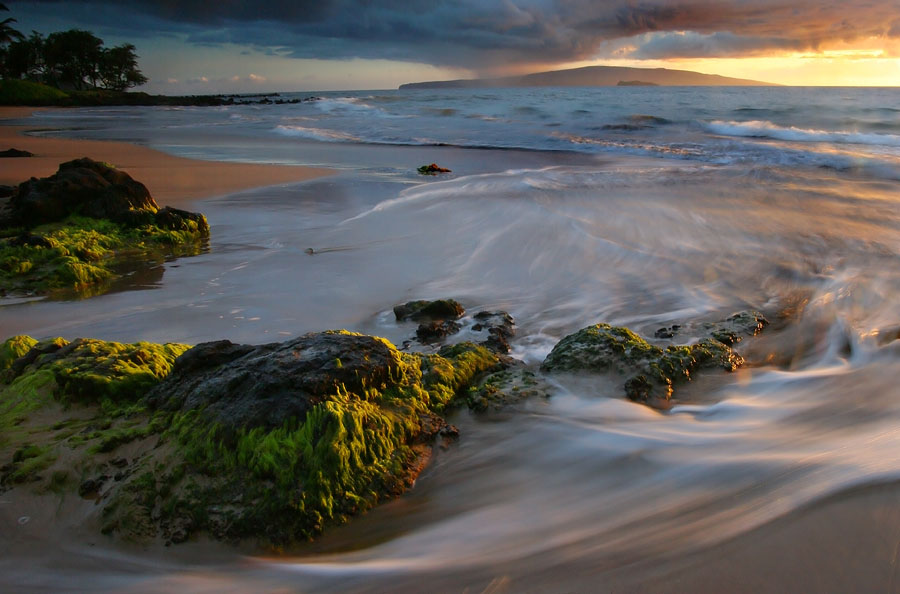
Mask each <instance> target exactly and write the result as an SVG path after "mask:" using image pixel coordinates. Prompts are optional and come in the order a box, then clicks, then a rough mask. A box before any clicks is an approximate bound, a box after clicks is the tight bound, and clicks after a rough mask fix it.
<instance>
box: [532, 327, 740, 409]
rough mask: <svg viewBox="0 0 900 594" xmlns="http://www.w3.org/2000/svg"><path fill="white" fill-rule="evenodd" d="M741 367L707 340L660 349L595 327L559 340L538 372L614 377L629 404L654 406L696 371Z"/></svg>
mask: <svg viewBox="0 0 900 594" xmlns="http://www.w3.org/2000/svg"><path fill="white" fill-rule="evenodd" d="M743 362H744V360H743V358H742V357H741V356H740V355H738V354H737V353H735V352H734V351H733V350H732V349H731V347H729V346H727V345H725V344H723V343H721V342H719V341H718V340H715V339H712V338H707V339H704V340H701V341H700V342H698V343H695V344H692V345H682V346H669V347H666V348H664V349H663V348H660V347H658V346H656V345H652V344H650V343H648V342H647V341H646V340H644V339H643V338H641V337H640V336H638V335H637V334H635V333H634V332H632V331H631V330H629V329H628V328H621V327H617V326H610V325H609V324H595V325H593V326H588V327H587V328H583V329H581V330H579V331H578V332H575V333H574V334H570V335H569V336H566V337H565V338H563V339H562V340H561V341H559V343H557V344H556V346H554V347H553V350H552V351H550V354H549V355H547V358H546V359H544V362H543V363H542V364H541V371H544V372H547V373H554V372H589V373H602V374H615V375H618V376H620V377H623V378H625V380H626V381H625V384H624V387H623V389H624V392H625V395H626V396H627V397H628V398H629V399H631V400H634V401H637V402H644V403H650V404H658V403H660V402H665V401H667V400H669V398H671V396H672V390H673V386H675V385H677V384H678V383H681V382H685V381H688V380H690V379H691V377H692V375H693V374H694V373H695V372H697V371H700V370H703V369H714V368H718V369H723V370H725V371H734V370H735V369H737V368H738V367H740V366H741V365H742V364H743Z"/></svg>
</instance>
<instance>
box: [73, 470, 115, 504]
mask: <svg viewBox="0 0 900 594" xmlns="http://www.w3.org/2000/svg"><path fill="white" fill-rule="evenodd" d="M108 478H109V477H108V476H106V475H101V476H98V477H97V478H92V479H87V480H86V481H84V482H83V483H81V484H80V485H79V486H78V495H80V496H81V497H83V498H84V499H96V498H97V497H98V496H99V495H100V489H102V488H103V483H104V482H106V480H107V479H108Z"/></svg>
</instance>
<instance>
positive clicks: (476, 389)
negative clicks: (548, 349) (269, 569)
mask: <svg viewBox="0 0 900 594" xmlns="http://www.w3.org/2000/svg"><path fill="white" fill-rule="evenodd" d="M551 393H552V389H551V387H550V386H549V385H548V384H547V382H546V380H545V379H544V378H543V377H541V376H540V375H538V374H537V373H535V371H534V370H532V369H528V368H524V367H522V368H517V369H507V370H503V371H498V372H496V373H492V374H490V375H488V376H487V377H485V378H484V380H482V382H480V383H479V384H478V385H477V386H472V387H471V388H469V390H468V392H467V394H466V404H467V405H468V407H469V408H470V409H472V410H474V411H476V412H497V411H501V410H505V409H509V408H510V407H512V406H515V405H517V404H519V403H521V402H523V401H524V400H527V399H531V398H538V397H540V398H549V397H550V394H551Z"/></svg>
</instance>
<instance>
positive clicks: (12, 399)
mask: <svg viewBox="0 0 900 594" xmlns="http://www.w3.org/2000/svg"><path fill="white" fill-rule="evenodd" d="M56 387H57V386H56V377H55V376H54V375H53V373H52V372H51V371H49V370H40V371H35V372H33V373H29V374H27V375H24V376H22V377H18V378H16V379H15V380H14V381H13V382H12V383H11V384H10V385H9V386H3V385H2V384H0V446H3V445H5V444H6V443H8V442H10V441H11V440H13V439H15V438H16V437H17V436H19V435H20V434H21V429H20V428H19V426H20V425H21V424H22V423H23V422H24V421H25V420H26V418H27V417H28V414H29V413H31V412H32V411H35V410H37V409H39V408H41V407H42V406H44V405H46V404H47V403H49V402H51V401H52V400H53V392H54V391H55V390H56Z"/></svg>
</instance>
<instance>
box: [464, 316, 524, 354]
mask: <svg viewBox="0 0 900 594" xmlns="http://www.w3.org/2000/svg"><path fill="white" fill-rule="evenodd" d="M475 322H476V323H475V325H473V326H472V330H473V331H475V332H484V331H485V330H486V331H487V332H488V337H487V339H486V340H483V341H482V342H481V343H479V344H481V345H483V346H485V347H486V348H487V349H489V350H491V351H493V352H495V353H500V354H506V353H508V352H509V350H510V347H509V339H510V338H512V337H513V336H515V335H516V327H515V326H516V323H515V321H514V320H513V317H512V316H511V315H509V314H508V313H506V312H505V311H494V312H491V311H480V312H478V313H477V314H475Z"/></svg>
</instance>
